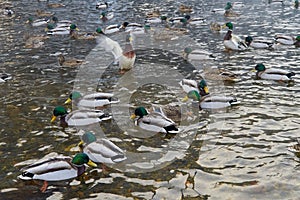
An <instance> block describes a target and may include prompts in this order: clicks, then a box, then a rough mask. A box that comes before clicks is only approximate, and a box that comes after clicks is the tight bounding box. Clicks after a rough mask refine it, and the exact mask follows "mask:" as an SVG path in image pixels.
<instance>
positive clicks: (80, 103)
mask: <svg viewBox="0 0 300 200" xmlns="http://www.w3.org/2000/svg"><path fill="white" fill-rule="evenodd" d="M113 96H114V95H113V94H111V93H104V92H96V93H92V94H88V95H84V96H83V95H82V94H80V92H77V91H74V92H72V93H71V94H70V95H69V98H68V99H67V100H66V101H65V104H68V103H71V102H72V101H73V102H74V104H75V105H76V106H77V107H78V108H79V109H83V108H93V109H95V108H97V107H103V106H106V105H110V104H114V103H119V100H118V99H116V98H114V97H113Z"/></svg>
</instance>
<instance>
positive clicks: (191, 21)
mask: <svg viewBox="0 0 300 200" xmlns="http://www.w3.org/2000/svg"><path fill="white" fill-rule="evenodd" d="M188 24H191V25H207V24H206V19H205V18H202V17H194V18H190V19H189V20H188Z"/></svg>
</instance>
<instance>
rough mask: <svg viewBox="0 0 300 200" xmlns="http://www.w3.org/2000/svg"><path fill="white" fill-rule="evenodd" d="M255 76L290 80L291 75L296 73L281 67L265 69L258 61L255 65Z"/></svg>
mask: <svg viewBox="0 0 300 200" xmlns="http://www.w3.org/2000/svg"><path fill="white" fill-rule="evenodd" d="M255 70H256V71H257V72H256V77H257V78H261V79H266V80H274V81H283V82H289V81H291V80H292V76H295V75H296V74H295V73H294V72H290V71H287V70H283V69H272V68H270V69H266V67H265V65H264V64H262V63H259V64H257V65H256V66H255Z"/></svg>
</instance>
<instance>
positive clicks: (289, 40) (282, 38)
mask: <svg viewBox="0 0 300 200" xmlns="http://www.w3.org/2000/svg"><path fill="white" fill-rule="evenodd" d="M297 37H298V36H297ZM297 37H294V36H290V35H283V34H278V35H275V42H276V43H279V44H283V45H293V44H295V42H297V40H296V39H297ZM298 39H300V38H298ZM298 41H299V40H298Z"/></svg>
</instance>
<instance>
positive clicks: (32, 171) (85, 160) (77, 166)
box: [18, 153, 97, 192]
mask: <svg viewBox="0 0 300 200" xmlns="http://www.w3.org/2000/svg"><path fill="white" fill-rule="evenodd" d="M84 164H87V165H89V166H91V167H97V164H96V163H94V162H92V161H91V160H90V158H89V157H88V155H87V154H85V153H78V154H76V155H75V156H74V157H73V158H71V157H69V156H56V157H51V158H48V159H42V160H40V161H38V162H36V163H33V164H31V165H29V166H26V167H24V168H22V169H21V172H22V174H21V175H19V176H18V178H19V179H22V180H43V181H44V184H43V186H42V187H41V188H40V190H41V192H45V191H46V190H47V187H48V181H63V180H68V179H73V178H76V177H78V176H80V175H82V174H83V173H84V172H85V169H86V167H85V165H84Z"/></svg>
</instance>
